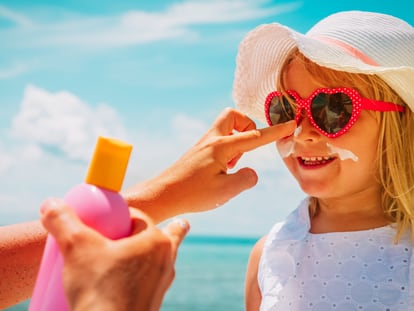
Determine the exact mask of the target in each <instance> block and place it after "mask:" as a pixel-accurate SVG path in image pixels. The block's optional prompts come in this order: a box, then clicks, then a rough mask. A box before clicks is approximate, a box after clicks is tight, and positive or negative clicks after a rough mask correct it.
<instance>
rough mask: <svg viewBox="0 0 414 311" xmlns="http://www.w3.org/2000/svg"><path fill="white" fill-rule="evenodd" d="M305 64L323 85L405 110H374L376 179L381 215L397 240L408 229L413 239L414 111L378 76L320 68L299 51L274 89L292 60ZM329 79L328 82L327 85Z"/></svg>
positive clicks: (313, 207)
mask: <svg viewBox="0 0 414 311" xmlns="http://www.w3.org/2000/svg"><path fill="white" fill-rule="evenodd" d="M293 58H295V59H299V60H301V61H302V62H303V63H304V66H305V68H306V70H307V71H308V72H309V73H310V74H311V76H312V77H313V80H314V82H316V83H317V84H321V85H322V86H325V87H340V86H352V87H353V88H355V89H356V90H358V92H359V93H360V94H361V95H362V96H364V97H367V98H372V99H376V100H382V101H387V102H392V103H396V104H398V105H403V106H405V107H406V110H405V112H404V113H399V112H387V113H381V112H376V113H375V114H376V117H377V120H378V124H379V141H378V149H377V167H378V179H379V183H380V185H381V203H382V208H383V211H384V215H385V216H386V217H387V218H388V219H389V220H390V222H392V223H395V225H396V228H397V234H396V236H395V242H396V243H397V242H398V240H399V238H400V237H401V235H402V234H403V232H405V231H406V230H409V231H410V233H411V238H412V240H413V241H414V113H413V111H411V110H410V108H408V106H407V105H406V104H405V103H404V101H403V100H402V99H401V98H400V97H399V96H398V94H397V93H395V92H394V91H393V90H392V89H391V88H390V87H389V86H388V85H387V84H386V83H385V82H384V81H383V80H382V79H381V78H380V77H378V76H376V75H367V74H358V73H349V72H343V71H336V70H332V69H329V68H326V67H321V66H319V65H317V64H315V63H313V62H311V61H310V60H308V59H307V58H305V57H304V56H303V55H302V54H301V53H300V52H298V50H294V51H293V52H292V54H291V56H290V57H288V58H287V60H286V62H285V64H284V66H283V67H282V69H281V71H280V72H281V73H282V74H280V75H279V77H278V81H277V89H278V90H280V91H282V92H286V87H285V81H284V75H283V72H286V70H285V69H286V67H287V65H288V64H289V62H290V61H291V60H292V59H293ZM327 82H328V84H329V85H326V84H327ZM317 212H318V199H317V198H311V200H310V213H311V216H312V215H315V214H316V213H317Z"/></svg>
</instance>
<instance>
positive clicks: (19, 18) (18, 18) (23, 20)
mask: <svg viewBox="0 0 414 311" xmlns="http://www.w3.org/2000/svg"><path fill="white" fill-rule="evenodd" d="M0 18H3V19H6V20H8V21H10V22H12V23H14V24H16V25H18V26H20V27H31V26H33V22H32V21H31V20H30V19H29V18H28V17H27V16H24V15H23V14H20V13H18V12H16V11H13V10H10V9H9V8H7V7H5V6H3V5H0Z"/></svg>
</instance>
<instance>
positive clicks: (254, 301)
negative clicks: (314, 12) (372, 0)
mask: <svg viewBox="0 0 414 311" xmlns="http://www.w3.org/2000/svg"><path fill="white" fill-rule="evenodd" d="M413 86H414V28H413V27H412V26H410V25H408V24H407V23H405V22H404V21H401V20H399V19H397V18H395V17H392V16H388V15H383V14H377V13H369V12H360V11H353V12H342V13H337V14H334V15H331V16H328V17H327V18H325V19H324V20H322V21H320V22H319V23H318V24H316V25H315V26H314V27H313V28H312V29H311V30H310V31H309V32H308V33H307V34H306V35H302V34H299V33H297V32H295V31H293V30H291V29H289V28H287V27H285V26H282V25H279V24H269V25H262V26H259V27H258V28H256V29H255V30H253V31H252V32H251V33H249V34H248V35H247V37H246V38H245V39H244V40H243V41H242V43H241V45H240V49H239V54H238V58H237V68H236V75H235V82H234V98H235V101H236V103H237V105H238V106H239V108H240V109H241V110H242V111H243V112H246V113H247V114H250V115H251V116H252V117H255V118H258V119H259V120H262V121H267V122H268V124H269V125H276V124H281V123H284V122H286V121H288V120H293V119H294V120H296V123H297V125H298V127H297V129H296V131H295V132H294V134H292V135H290V136H287V137H285V138H283V139H281V140H278V141H277V143H276V145H277V148H278V151H279V153H280V155H281V156H282V157H283V159H284V162H285V164H286V166H287V168H288V169H289V171H290V172H291V173H292V175H293V176H294V177H295V179H296V180H297V181H298V183H299V185H300V187H301V188H302V189H303V191H304V192H305V193H307V194H308V195H309V197H308V198H306V199H305V200H304V201H303V202H302V203H301V204H300V205H299V207H298V208H297V209H296V210H294V211H293V212H292V213H291V214H290V215H289V216H288V217H287V219H286V220H285V221H284V222H283V223H281V224H276V225H275V226H274V227H273V228H272V229H271V230H270V232H269V234H268V235H267V236H266V237H264V238H262V239H261V240H260V241H259V242H258V243H257V244H256V246H255V247H254V249H253V250H252V253H251V256H250V260H249V265H248V269H247V275H246V309H247V310H259V309H260V310H318V311H319V310H409V309H410V306H411V308H412V306H413V305H414V283H413V282H414V260H411V256H412V249H413V247H412V246H413V238H414V224H413V221H414V169H413V163H414V113H413V109H414V93H413V92H412V88H413Z"/></svg>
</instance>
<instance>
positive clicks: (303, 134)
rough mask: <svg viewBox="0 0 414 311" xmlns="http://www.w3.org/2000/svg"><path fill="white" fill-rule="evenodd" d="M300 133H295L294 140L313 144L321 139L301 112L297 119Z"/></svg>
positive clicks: (304, 113) (303, 112) (319, 134)
mask: <svg viewBox="0 0 414 311" xmlns="http://www.w3.org/2000/svg"><path fill="white" fill-rule="evenodd" d="M297 124H298V127H300V128H301V130H300V131H298V132H295V139H296V140H298V141H302V142H315V141H318V140H319V139H321V135H322V134H321V133H319V131H318V130H317V129H316V128H315V127H314V126H313V125H312V123H311V122H310V120H309V117H308V116H307V115H306V112H305V111H304V110H302V112H301V113H300V116H299V117H298V119H297Z"/></svg>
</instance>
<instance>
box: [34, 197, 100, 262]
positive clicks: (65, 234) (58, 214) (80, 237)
mask: <svg viewBox="0 0 414 311" xmlns="http://www.w3.org/2000/svg"><path fill="white" fill-rule="evenodd" d="M40 213H41V222H42V225H43V226H44V227H45V229H46V230H47V231H48V232H49V233H50V234H51V235H52V236H53V237H54V238H55V240H56V243H57V244H58V246H59V249H60V251H61V252H62V254H66V253H68V252H69V251H70V250H72V249H73V246H74V245H75V244H77V245H79V243H84V242H86V240H88V239H90V238H93V237H97V235H98V234H97V233H96V232H94V231H93V230H92V229H90V228H88V227H87V226H86V225H85V224H83V223H82V221H81V220H80V219H79V218H78V216H77V215H76V214H75V212H74V211H73V210H72V209H71V208H70V207H69V206H67V205H66V204H65V203H64V202H63V201H62V200H60V199H55V198H52V199H48V200H46V201H45V202H44V203H43V204H42V206H41V209H40Z"/></svg>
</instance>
